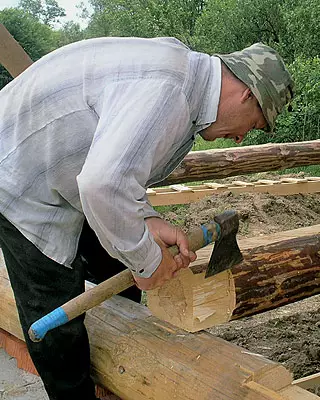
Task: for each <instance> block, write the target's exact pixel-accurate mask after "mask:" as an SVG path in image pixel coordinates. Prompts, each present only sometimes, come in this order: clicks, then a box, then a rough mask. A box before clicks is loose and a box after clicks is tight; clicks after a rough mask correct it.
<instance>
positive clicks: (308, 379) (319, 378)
mask: <svg viewBox="0 0 320 400" xmlns="http://www.w3.org/2000/svg"><path fill="white" fill-rule="evenodd" d="M292 384H293V385H297V386H299V387H301V388H303V389H313V388H315V387H316V386H320V372H318V373H317V374H313V375H309V376H305V377H304V378H300V379H296V380H295V381H293V382H292Z"/></svg>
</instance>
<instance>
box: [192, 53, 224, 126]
mask: <svg viewBox="0 0 320 400" xmlns="http://www.w3.org/2000/svg"><path fill="white" fill-rule="evenodd" d="M220 92H221V60H220V58H219V57H216V56H211V57H210V72H209V79H208V83H207V90H206V92H205V94H204V96H203V101H202V104H201V107H200V111H199V115H198V118H197V121H196V131H197V132H199V131H201V130H203V129H205V128H207V127H208V126H210V125H211V124H212V123H213V122H215V121H216V119H217V113H218V105H219V100H220Z"/></svg>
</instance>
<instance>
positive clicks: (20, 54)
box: [0, 24, 33, 78]
mask: <svg viewBox="0 0 320 400" xmlns="http://www.w3.org/2000/svg"><path fill="white" fill-rule="evenodd" d="M0 63H1V64H2V65H3V66H4V68H6V70H7V71H8V72H9V73H10V74H11V75H12V76H13V77H14V78H15V77H16V76H18V75H19V74H21V72H23V71H24V70H25V69H27V68H28V67H29V66H30V65H31V64H32V63H33V61H32V60H31V58H30V57H29V56H28V54H27V53H26V52H25V51H24V49H23V48H22V47H21V46H20V44H19V43H18V42H17V41H16V40H15V39H14V38H13V37H12V36H11V35H10V33H9V32H8V30H7V29H6V28H5V26H4V25H3V24H0Z"/></svg>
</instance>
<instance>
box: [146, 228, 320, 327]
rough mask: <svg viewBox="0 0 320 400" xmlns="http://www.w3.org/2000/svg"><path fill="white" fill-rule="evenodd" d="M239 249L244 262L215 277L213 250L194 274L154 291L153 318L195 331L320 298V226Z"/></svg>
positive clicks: (194, 267) (150, 304)
mask: <svg viewBox="0 0 320 400" xmlns="http://www.w3.org/2000/svg"><path fill="white" fill-rule="evenodd" d="M311 232H312V233H311ZM306 233H309V234H306ZM310 233H311V234H310ZM239 246H240V249H241V250H242V253H243V255H244V261H243V262H242V263H241V264H239V265H237V266H234V267H233V268H231V269H229V270H227V271H223V272H221V273H219V274H217V275H215V276H212V277H210V278H205V277H204V276H205V270H206V268H207V264H208V261H209V257H210V255H211V249H212V246H208V247H207V248H205V249H203V250H202V251H201V250H200V251H199V252H198V254H199V257H198V260H197V261H196V262H194V263H193V264H192V265H191V267H190V268H189V269H185V270H181V272H179V274H178V275H177V277H176V278H175V279H172V280H171V281H169V282H168V283H166V284H165V285H163V286H162V287H161V288H159V289H155V290H151V291H149V292H148V299H147V301H148V307H149V308H150V309H151V311H152V312H153V314H154V315H156V316H157V317H159V318H161V319H163V320H165V321H168V322H170V323H172V324H174V325H176V326H179V327H180V328H183V329H185V330H188V331H190V332H195V331H199V330H201V329H206V328H209V327H211V326H213V325H217V324H221V323H225V322H228V321H231V320H234V319H237V318H240V317H243V316H248V315H253V314H256V313H258V312H261V311H266V310H269V309H272V308H275V307H278V306H281V305H284V304H288V303H292V302H294V301H297V300H300V299H303V298H305V297H308V296H312V295H315V294H318V293H320V257H319V254H320V225H317V226H314V227H311V228H310V227H309V228H308V229H306V228H302V229H298V230H293V231H287V232H283V233H280V234H276V235H275V234H274V235H271V236H267V237H265V238H264V237H259V238H255V239H253V240H251V241H250V240H248V239H247V240H239ZM208 249H209V250H208ZM201 253H202V255H201ZM203 254H205V255H203Z"/></svg>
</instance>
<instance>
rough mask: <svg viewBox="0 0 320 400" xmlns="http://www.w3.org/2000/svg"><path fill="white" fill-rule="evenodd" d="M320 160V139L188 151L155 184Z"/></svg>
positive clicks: (316, 162)
mask: <svg viewBox="0 0 320 400" xmlns="http://www.w3.org/2000/svg"><path fill="white" fill-rule="evenodd" d="M316 164H320V140H313V141H309V142H296V143H279V144H265V145H258V146H245V147H233V148H229V149H215V150H204V151H192V152H190V153H189V154H188V155H187V156H186V157H185V159H184V160H183V161H182V163H181V164H180V165H179V167H178V168H176V169H175V170H174V171H173V172H172V174H171V175H169V176H168V178H167V179H165V180H164V181H162V182H159V183H157V184H156V185H155V186H167V185H172V184H175V183H183V182H196V181H204V180H210V179H220V178H227V177H228V176H235V175H244V174H252V173H256V172H263V171H277V170H283V169H285V168H292V167H301V166H305V165H316Z"/></svg>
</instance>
